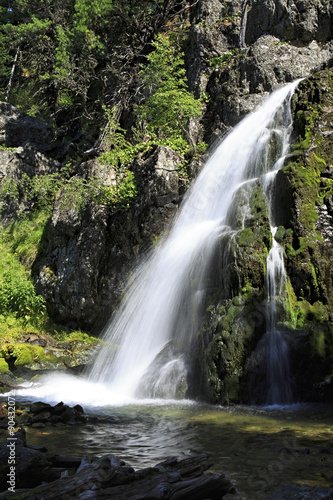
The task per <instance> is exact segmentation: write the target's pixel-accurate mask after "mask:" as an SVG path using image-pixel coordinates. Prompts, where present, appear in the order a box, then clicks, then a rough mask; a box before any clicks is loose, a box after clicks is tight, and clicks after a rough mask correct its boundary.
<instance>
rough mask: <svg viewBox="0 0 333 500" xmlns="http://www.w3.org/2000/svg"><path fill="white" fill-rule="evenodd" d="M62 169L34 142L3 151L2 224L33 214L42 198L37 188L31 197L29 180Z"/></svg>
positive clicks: (0, 177)
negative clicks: (33, 143)
mask: <svg viewBox="0 0 333 500" xmlns="http://www.w3.org/2000/svg"><path fill="white" fill-rule="evenodd" d="M24 130H25V129H24ZM60 168H61V164H60V163H59V162H58V161H56V160H53V159H51V158H50V157H48V156H46V155H45V154H44V153H42V152H41V151H40V150H39V149H37V148H36V146H34V145H32V144H31V143H27V144H25V145H24V146H21V145H20V146H18V147H16V148H6V149H0V193H1V200H0V214H1V223H2V224H5V225H6V224H8V222H10V221H13V220H15V219H17V218H18V217H19V216H20V215H24V214H28V213H30V212H31V211H32V210H33V209H34V207H35V206H36V205H38V203H39V201H40V197H42V196H43V192H42V190H41V189H40V190H39V192H38V186H37V185H36V188H35V194H32V191H33V190H32V186H31V183H30V181H33V180H34V179H35V180H36V179H38V178H41V179H42V178H43V176H44V175H45V176H46V175H49V176H50V175H51V174H55V173H57V172H59V171H60ZM40 187H41V186H40Z"/></svg>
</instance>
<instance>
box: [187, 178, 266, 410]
mask: <svg viewBox="0 0 333 500" xmlns="http://www.w3.org/2000/svg"><path fill="white" fill-rule="evenodd" d="M228 223H229V224H230V228H231V229H230V231H228V232H227V233H225V234H224V235H223V236H222V237H221V240H220V243H219V245H218V248H217V251H216V257H215V261H214V262H213V266H212V267H213V269H214V273H213V272H212V274H214V278H212V280H211V284H212V287H211V294H210V297H209V298H208V300H207V310H206V315H205V318H204V322H203V327H202V329H201V335H200V338H199V345H198V352H197V355H196V356H195V358H196V359H197V361H196V365H195V371H196V380H199V381H200V382H199V383H198V384H197V385H196V386H195V387H193V386H192V387H191V386H190V387H189V392H190V394H192V395H194V396H196V395H201V396H202V395H204V397H205V399H207V400H208V401H210V402H212V403H229V402H238V401H239V400H240V399H242V395H241V392H242V388H241V380H242V376H243V367H244V365H245V362H246V359H247V358H248V356H249V355H250V353H251V352H252V350H253V349H254V347H255V345H256V343H257V342H258V339H259V338H260V337H261V336H262V335H263V333H264V332H265V328H266V326H265V325H266V312H265V311H266V310H265V287H266V285H265V282H266V260H267V256H268V253H269V250H270V247H271V244H272V236H271V230H270V223H269V211H268V201H267V198H266V196H265V194H264V191H263V188H262V185H261V184H260V182H259V181H258V180H254V181H252V182H249V183H246V184H244V185H242V186H241V187H240V189H239V190H238V191H237V192H236V193H235V195H234V200H233V203H232V205H231V208H230V210H229V214H228Z"/></svg>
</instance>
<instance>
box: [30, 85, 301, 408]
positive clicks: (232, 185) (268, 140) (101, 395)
mask: <svg viewBox="0 0 333 500" xmlns="http://www.w3.org/2000/svg"><path fill="white" fill-rule="evenodd" d="M297 84H298V82H294V83H292V84H289V85H287V86H285V87H283V88H281V89H279V90H277V91H275V92H274V93H273V94H271V96H270V97H269V98H268V99H267V101H266V102H265V103H264V104H263V106H262V107H261V108H260V109H258V110H257V111H256V112H254V113H252V114H250V115H249V116H247V117H246V118H245V119H244V120H243V121H242V122H241V123H240V124H239V125H238V126H237V127H235V129H234V130H233V131H232V132H231V133H230V134H229V135H228V136H227V137H226V139H225V140H224V141H223V142H222V143H221V144H220V146H219V147H218V148H217V149H216V150H215V152H214V154H213V155H212V156H211V157H210V159H209V160H208V162H207V164H206V165H205V167H204V169H203V170H202V172H201V174H200V175H199V177H198V179H197V180H196V182H195V183H194V185H193V187H192V189H191V190H190V191H189V193H188V194H187V197H186V200H185V201H184V202H183V206H182V209H181V211H180V213H179V216H178V218H177V220H176V222H175V224H174V226H173V227H172V229H171V231H170V233H169V235H168V237H167V238H165V239H164V240H163V241H162V242H161V243H160V244H159V245H158V247H157V248H156V249H155V250H154V251H153V252H152V254H151V255H150V256H149V258H147V260H146V261H145V262H144V263H143V264H142V265H141V266H140V267H139V268H138V269H137V271H136V272H135V273H134V275H133V276H132V278H131V281H130V283H129V285H128V287H127V289H126V292H125V296H124V299H123V302H122V304H121V306H120V308H119V311H118V312H117V314H116V316H115V317H114V318H113V319H112V321H111V323H110V324H109V326H108V327H107V329H106V332H105V335H104V341H105V343H104V345H103V347H102V348H101V350H100V352H99V353H98V355H97V357H96V360H95V363H94V366H93V369H92V370H91V373H90V374H89V380H88V381H87V380H86V379H76V381H74V379H73V377H70V378H67V379H66V378H65V379H64V378H61V379H60V381H59V380H58V381H57V380H56V379H53V380H54V382H53V383H52V379H49V380H51V382H47V385H46V387H47V388H46V390H44V389H43V388H41V387H39V388H34V389H30V388H28V389H26V390H24V391H23V394H24V395H28V394H30V395H33V396H34V397H37V398H38V397H39V398H42V399H44V400H48V401H57V400H58V401H59V400H66V401H81V402H82V401H86V400H87V401H90V404H97V405H101V404H102V401H103V400H104V402H105V404H111V403H113V404H115V403H120V404H122V403H125V402H129V401H131V400H133V398H137V397H138V398H170V399H171V398H172V399H173V398H176V397H184V394H185V389H186V377H187V371H188V367H189V365H188V360H189V358H190V356H191V350H192V348H193V345H194V343H195V340H196V338H197V335H198V333H199V328H200V319H201V312H202V311H201V309H202V306H203V305H204V299H205V293H206V283H205V278H206V275H207V271H208V270H209V265H210V259H211V257H212V255H213V253H214V250H215V248H216V245H217V243H218V241H219V238H221V235H222V234H224V235H226V234H232V233H233V232H234V231H235V229H234V228H232V227H229V225H228V224H231V222H230V213H232V210H233V196H234V194H235V193H236V191H237V190H238V188H239V187H240V186H242V185H244V184H246V185H247V184H249V185H250V183H248V181H249V180H250V179H258V178H259V179H260V180H261V181H262V182H263V183H265V182H266V181H267V179H268V178H269V177H270V176H271V175H272V174H270V173H269V172H271V171H273V172H274V171H276V170H277V169H278V168H280V167H281V166H282V163H283V161H282V160H279V161H276V159H277V158H281V157H283V156H284V155H285V154H286V149H287V144H288V141H287V139H288V135H289V129H290V125H291V117H290V111H288V110H289V101H290V99H291V96H292V94H293V92H294V89H295V88H296V86H297ZM272 141H273V142H274V143H276V144H277V146H276V149H277V150H278V152H277V153H276V152H275V153H274V161H271V158H270V156H271V153H270V150H271V149H272V148H271V145H272ZM268 184H269V183H268ZM268 191H269V189H268ZM276 245H277V244H276V242H275V243H274V245H273V249H272V252H273V253H271V254H270V257H269V259H268V268H269V269H270V267H271V262H273V261H274V262H275V261H278V266H281V262H282V264H283V258H282V256H281V255H280V254H281V252H280V250H278V251H276V248H277V247H276ZM278 254H279V255H280V256H279V258H278V259H277V255H278ZM273 268H274V270H273V271H272V272H270V271H269V273H268V274H269V276H270V277H271V280H272V281H273V282H274V283H275V284H276V282H277V281H276V279H275V276H276V274H277V273H276V268H277V267H276V265H275V264H274V266H273ZM278 281H279V282H282V281H283V279H282V280H281V279H280V280H278ZM275 284H274V286H275ZM274 286H273V287H271V291H270V292H269V293H270V294H273V295H275V294H277V293H278V291H277V290H276V289H274ZM279 286H280V285H279ZM271 318H272V321H273V322H274V321H275V319H274V314H272V315H271ZM273 329H274V328H273V327H272V328H271V330H273ZM66 380H67V382H66ZM61 394H66V396H65V397H62V396H61Z"/></svg>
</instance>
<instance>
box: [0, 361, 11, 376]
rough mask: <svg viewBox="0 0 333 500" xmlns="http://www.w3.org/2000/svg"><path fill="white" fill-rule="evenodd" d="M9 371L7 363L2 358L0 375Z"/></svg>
mask: <svg viewBox="0 0 333 500" xmlns="http://www.w3.org/2000/svg"><path fill="white" fill-rule="evenodd" d="M8 371H9V367H8V364H7V361H6V360H5V359H4V358H0V373H6V372H8Z"/></svg>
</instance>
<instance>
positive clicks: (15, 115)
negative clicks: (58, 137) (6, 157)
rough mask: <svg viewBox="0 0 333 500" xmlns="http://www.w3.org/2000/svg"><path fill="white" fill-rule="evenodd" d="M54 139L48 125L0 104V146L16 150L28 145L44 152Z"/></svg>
mask: <svg viewBox="0 0 333 500" xmlns="http://www.w3.org/2000/svg"><path fill="white" fill-rule="evenodd" d="M54 138H55V131H54V129H53V128H52V127H51V126H50V125H48V124H47V123H45V122H43V121H42V120H40V119H39V118H35V117H33V116H29V115H27V114H26V113H23V112H22V111H20V110H18V109H17V108H15V107H14V106H12V105H11V104H9V103H5V102H0V144H2V145H4V146H6V147H9V148H16V147H19V146H23V145H24V144H26V143H29V144H33V145H35V147H36V148H37V149H38V150H39V151H44V152H45V151H50V150H51V149H52V147H53V144H52V142H53V140H54Z"/></svg>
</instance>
